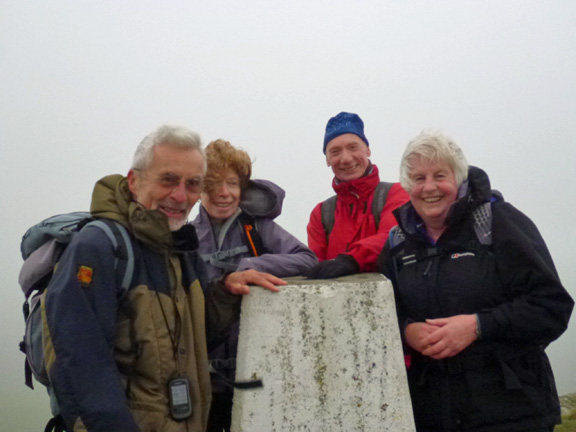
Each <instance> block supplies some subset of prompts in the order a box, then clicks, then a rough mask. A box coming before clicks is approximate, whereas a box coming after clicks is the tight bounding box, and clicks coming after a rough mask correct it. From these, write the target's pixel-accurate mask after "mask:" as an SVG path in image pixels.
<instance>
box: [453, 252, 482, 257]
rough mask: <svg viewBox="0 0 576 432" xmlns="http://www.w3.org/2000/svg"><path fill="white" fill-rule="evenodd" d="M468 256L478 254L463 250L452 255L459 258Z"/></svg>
mask: <svg viewBox="0 0 576 432" xmlns="http://www.w3.org/2000/svg"><path fill="white" fill-rule="evenodd" d="M467 256H476V255H475V254H474V253H473V252H461V253H453V254H452V255H450V258H452V259H458V258H462V257H467Z"/></svg>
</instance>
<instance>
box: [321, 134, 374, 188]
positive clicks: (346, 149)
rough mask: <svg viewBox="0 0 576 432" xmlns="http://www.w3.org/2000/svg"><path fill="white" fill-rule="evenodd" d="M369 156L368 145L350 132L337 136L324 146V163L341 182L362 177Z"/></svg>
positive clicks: (368, 162)
mask: <svg viewBox="0 0 576 432" xmlns="http://www.w3.org/2000/svg"><path fill="white" fill-rule="evenodd" d="M369 157H370V147H368V145H367V144H366V143H365V142H364V141H362V139H361V138H360V137H359V136H358V135H355V134H352V133H347V134H343V135H340V136H337V137H336V138H334V139H333V140H331V141H330V142H329V143H328V145H327V146H326V163H327V164H328V166H329V167H331V168H332V172H333V173H334V175H335V176H336V178H337V179H338V180H340V181H343V182H348V181H351V180H356V179H358V178H360V177H362V176H363V175H364V173H365V172H366V169H367V168H368V165H369V164H370V160H369V159H368V158H369Z"/></svg>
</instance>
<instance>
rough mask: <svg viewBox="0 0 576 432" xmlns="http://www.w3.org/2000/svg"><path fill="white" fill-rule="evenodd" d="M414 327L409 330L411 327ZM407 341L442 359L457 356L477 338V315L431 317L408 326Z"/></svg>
mask: <svg viewBox="0 0 576 432" xmlns="http://www.w3.org/2000/svg"><path fill="white" fill-rule="evenodd" d="M411 326H414V327H412V328H411V329H410V330H409V327H411ZM405 338H406V342H408V344H409V345H410V346H411V347H412V348H414V349H415V350H417V351H420V352H421V353H422V354H423V355H425V356H429V357H432V358H433V359H435V360H440V359H443V358H447V357H452V356H455V355H456V354H458V353H460V352H461V351H462V350H464V349H465V348H467V347H468V346H469V345H470V344H471V343H472V342H474V341H475V340H476V316H475V315H456V316H453V317H449V318H438V319H429V320H426V322H425V323H413V324H409V325H408V326H407V327H406V331H405Z"/></svg>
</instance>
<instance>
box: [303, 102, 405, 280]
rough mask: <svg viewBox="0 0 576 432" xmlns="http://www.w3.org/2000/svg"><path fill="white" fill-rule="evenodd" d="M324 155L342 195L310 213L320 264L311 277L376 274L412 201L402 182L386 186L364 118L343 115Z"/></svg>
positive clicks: (311, 243) (329, 133)
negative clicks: (400, 212)
mask: <svg viewBox="0 0 576 432" xmlns="http://www.w3.org/2000/svg"><path fill="white" fill-rule="evenodd" d="M323 151H324V154H325V155H326V163H327V164H328V166H329V167H331V168H332V172H333V173H334V180H333V181H332V187H333V188H334V191H335V192H336V195H335V196H333V197H332V198H329V199H327V200H326V201H324V202H321V203H319V204H318V205H316V207H315V208H314V210H313V211H312V213H311V215H310V222H309V223H308V227H307V231H308V247H310V249H312V250H313V251H314V253H315V254H316V255H317V256H318V259H319V260H320V263H318V264H317V265H316V266H314V267H313V268H312V269H311V270H310V271H309V272H308V278H309V279H329V278H335V277H340V276H345V275H349V274H353V273H357V272H370V271H376V260H377V258H378V255H379V253H380V251H381V250H382V248H383V247H384V243H385V242H386V239H387V238H388V233H389V231H390V229H391V228H392V227H393V226H394V225H396V224H397V223H396V219H395V218H394V216H393V214H392V211H393V210H394V209H396V208H397V207H400V206H401V205H402V204H404V203H406V202H408V201H409V199H410V198H409V196H408V194H407V193H406V191H405V190H404V189H403V188H402V186H400V183H385V182H382V183H380V176H379V174H378V167H377V166H376V165H374V164H372V163H371V162H370V159H369V158H370V156H371V151H370V144H369V142H368V139H367V138H366V135H364V122H363V121H362V119H361V118H360V117H359V116H358V114H354V113H348V112H341V113H340V114H338V115H336V116H334V117H332V118H331V119H330V120H329V121H328V124H327V125H326V133H325V135H324V145H323Z"/></svg>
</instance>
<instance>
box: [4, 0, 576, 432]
mask: <svg viewBox="0 0 576 432" xmlns="http://www.w3.org/2000/svg"><path fill="white" fill-rule="evenodd" d="M574 23H576V3H575V2H573V1H571V0H565V1H561V0H541V1H534V0H510V1H501V0H477V1H467V0H463V1H456V0H435V1H410V0H409V1H392V0H374V1H371V0H358V1H355V2H352V1H326V0H322V1H314V0H293V1H289V2H286V1H275V0H270V1H256V0H244V1H242V2H235V1H220V0H212V1H192V0H188V1H175V0H163V1H145V0H144V1H134V0H132V1H128V0H126V1H123V0H118V1H110V0H100V1H72V0H54V1H50V2H45V1H39V0H31V1H26V2H24V1H18V0H0V65H1V66H0V110H1V113H0V164H1V165H0V167H1V169H0V178H1V185H2V190H3V195H4V210H3V212H2V215H1V216H0V217H1V218H2V219H1V224H0V236H1V243H2V248H1V249H0V254H1V255H0V256H1V260H2V263H3V270H2V271H1V272H0V278H1V285H2V287H3V293H4V294H3V299H2V301H1V302H0V308H1V316H2V326H1V328H0V341H1V344H2V348H1V349H2V355H1V357H0V362H1V369H0V370H1V371H2V372H1V375H0V424H2V429H3V430H7V431H8V430H10V431H32V430H39V429H40V427H43V426H44V422H45V420H46V419H47V417H48V408H47V401H46V399H45V397H44V395H43V390H42V389H41V388H39V389H37V390H36V391H31V390H28V389H27V388H26V387H24V384H23V355H21V354H20V353H19V352H18V342H19V340H20V339H21V337H22V334H23V328H24V327H23V318H22V314H21V304H22V301H23V295H22V293H21V292H20V289H19V286H18V284H17V274H18V270H19V268H20V265H21V258H20V254H19V243H20V238H21V236H22V234H23V233H24V231H25V230H26V229H27V228H28V227H29V226H30V225H32V224H33V223H35V222H37V221H38V220H40V219H43V218H45V217H47V216H51V215H53V214H57V213H63V212H69V211H75V210H87V209H88V207H89V202H90V195H91V191H92V186H93V184H94V182H95V181H96V180H98V179H99V178H101V177H103V176H104V175H107V174H111V173H126V172H127V169H128V167H129V164H130V161H131V157H132V152H133V150H134V148H135V146H136V145H137V143H138V142H139V141H140V140H141V139H142V138H143V136H144V135H146V134H147V133H148V132H150V131H151V130H152V129H154V128H155V127H156V126H158V125H160V124H162V123H175V124H181V125H184V126H187V127H189V128H192V129H195V130H197V131H198V132H199V133H200V134H201V136H202V138H203V140H204V142H205V143H208V142H209V141H211V140H213V139H216V138H224V139H227V140H230V141H231V142H232V143H233V144H234V145H237V146H240V147H243V148H244V149H246V150H247V151H248V152H249V153H250V154H251V155H252V157H253V158H254V160H255V163H254V177H256V178H266V179H269V180H272V181H275V182H276V183H278V184H279V185H281V186H282V187H284V189H285V190H286V191H287V198H286V201H285V205H284V212H283V214H282V216H280V218H279V219H278V222H279V223H280V224H281V225H283V226H284V228H286V229H288V230H289V231H291V232H292V233H293V234H294V235H296V236H297V237H298V238H300V239H301V240H302V241H304V242H305V241H306V224H307V221H308V217H309V213H310V211H311V210H312V208H313V206H314V205H315V204H316V203H317V202H319V201H321V200H323V199H325V198H327V197H328V196H329V195H331V193H332V191H331V185H330V182H331V179H332V175H331V171H330V169H329V168H328V167H327V166H326V163H325V160H324V157H323V154H322V139H323V134H324V127H325V125H326V121H327V120H328V118H329V117H331V116H333V115H335V114H337V113H338V112H340V111H351V112H356V113H358V114H359V115H360V116H361V117H362V118H363V119H364V121H365V125H366V136H367V137H368V139H369V140H370V145H371V149H372V161H373V162H374V163H376V164H377V165H378V166H379V167H380V171H381V177H382V179H383V180H388V181H390V180H397V179H398V166H399V161H400V156H401V154H402V152H403V150H404V147H405V146H406V144H407V142H408V140H409V139H410V138H412V137H413V136H415V135H417V134H418V133H419V132H420V130H421V129H423V128H426V127H435V128H440V129H442V130H443V131H444V132H446V133H447V134H449V135H451V136H452V137H453V138H454V139H455V140H456V141H457V142H458V143H459V144H460V145H461V147H462V148H463V149H464V152H465V154H466V156H467V158H468V160H469V162H470V163H471V164H474V165H478V166H480V167H482V168H483V169H485V170H486V171H487V172H488V174H489V175H490V176H491V179H492V186H493V187H494V188H496V189H498V190H500V191H501V192H502V193H503V194H504V197H505V198H506V199H507V200H508V201H510V202H512V203H513V204H514V205H515V206H516V207H518V208H519V209H520V210H522V211H523V212H525V213H526V214H527V215H528V216H530V217H531V218H532V219H533V220H534V222H535V223H536V224H537V226H538V227H539V229H540V230H541V232H542V234H543V236H544V238H545V239H546V241H547V243H548V246H549V248H550V250H551V252H552V255H553V257H554V259H555V262H556V265H557V268H558V271H559V273H560V276H561V278H562V280H563V282H564V284H565V286H566V287H567V288H568V290H569V291H570V292H571V294H572V295H573V296H574V297H576V286H575V283H576V266H574V264H573V262H574V256H575V254H576V253H575V252H574V244H575V243H576V228H575V224H574V222H573V221H572V219H573V214H574V210H575V206H574V197H575V196H576V168H575V163H576V146H575V144H574V139H575V137H576V79H575V77H576V26H575V24H574ZM575 338H576V324H575V323H574V320H573V322H572V323H571V326H570V328H569V330H568V331H567V332H566V333H565V334H564V335H563V336H562V337H561V339H560V340H559V341H558V342H555V343H553V344H552V345H551V346H550V347H549V349H548V353H549V355H550V357H551V360H552V364H553V367H554V371H555V373H556V376H557V384H558V387H559V391H560V393H561V394H565V393H568V392H576V374H575V373H574V370H573V369H574V368H573V362H574V360H573V359H574V358H576V344H575V343H574V341H575ZM38 387H40V386H38Z"/></svg>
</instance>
